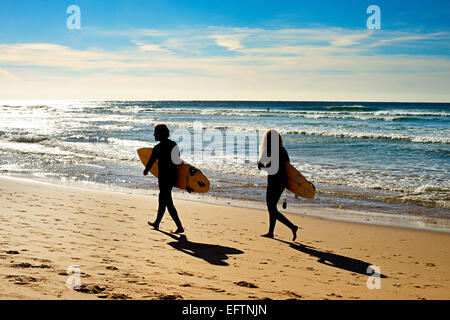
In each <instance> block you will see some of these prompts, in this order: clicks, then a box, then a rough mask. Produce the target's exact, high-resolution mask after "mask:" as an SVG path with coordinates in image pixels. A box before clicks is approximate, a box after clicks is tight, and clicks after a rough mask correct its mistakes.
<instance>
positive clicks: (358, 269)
mask: <svg viewBox="0 0 450 320" xmlns="http://www.w3.org/2000/svg"><path fill="white" fill-rule="evenodd" d="M275 240H277V241H280V242H283V243H286V244H288V245H289V246H290V247H291V248H294V249H295V250H298V251H300V252H303V253H306V254H309V255H310V256H313V257H317V258H319V259H318V260H317V261H318V262H320V263H323V264H326V265H327V266H331V267H335V268H339V269H343V270H347V271H350V272H354V273H359V274H362V275H365V276H369V275H372V273H373V272H372V271H373V270H371V269H369V270H368V268H369V266H371V265H372V264H371V263H368V262H365V261H362V260H358V259H353V258H349V257H345V256H341V255H339V254H334V253H331V252H323V251H319V250H316V249H315V248H313V247H310V246H305V245H303V244H298V243H292V242H287V241H283V240H280V239H275ZM380 277H381V278H387V276H386V275H383V274H380Z"/></svg>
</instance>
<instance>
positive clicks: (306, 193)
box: [285, 162, 316, 199]
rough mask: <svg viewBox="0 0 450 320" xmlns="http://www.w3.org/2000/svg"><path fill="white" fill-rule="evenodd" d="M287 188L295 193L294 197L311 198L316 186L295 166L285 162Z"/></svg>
mask: <svg viewBox="0 0 450 320" xmlns="http://www.w3.org/2000/svg"><path fill="white" fill-rule="evenodd" d="M285 169H286V180H287V189H288V190H289V191H291V192H293V193H294V194H295V198H298V197H299V196H300V197H303V198H308V199H312V198H314V194H315V193H316V187H315V186H314V184H312V183H311V182H309V181H308V180H307V179H306V178H305V177H304V176H303V175H302V174H301V173H300V171H298V170H297V169H295V167H294V166H293V165H292V164H290V163H289V162H286V167H285Z"/></svg>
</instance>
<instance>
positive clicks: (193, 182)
mask: <svg viewBox="0 0 450 320" xmlns="http://www.w3.org/2000/svg"><path fill="white" fill-rule="evenodd" d="M152 151H153V149H152V148H140V149H138V150H137V153H138V155H139V159H141V162H142V164H143V165H144V167H145V166H146V165H147V163H148V160H150V157H151V155H152ZM150 173H151V174H152V175H154V176H155V177H158V161H156V162H155V164H154V165H153V166H152V167H151V169H150ZM175 187H177V188H180V189H183V190H186V191H187V192H189V193H191V192H197V193H205V192H208V191H209V187H210V182H209V180H208V178H207V177H206V176H205V175H204V174H203V173H202V172H201V171H200V170H199V169H197V168H195V167H194V166H191V165H190V164H189V163H186V162H184V161H183V162H182V163H181V164H180V165H179V166H178V167H177V178H176V182H175Z"/></svg>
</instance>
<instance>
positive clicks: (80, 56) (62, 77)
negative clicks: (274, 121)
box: [0, 26, 450, 100]
mask: <svg viewBox="0 0 450 320" xmlns="http://www.w3.org/2000/svg"><path fill="white" fill-rule="evenodd" d="M99 34H103V35H104V36H107V37H115V36H120V37H126V38H128V39H129V43H130V45H129V46H128V47H123V46H122V47H120V49H118V50H111V49H101V47H100V46H99V47H98V48H95V49H94V48H90V49H89V48H88V49H75V48H71V47H69V46H64V45H58V44H49V43H16V44H1V45H0V65H2V69H0V91H3V90H5V91H4V92H5V93H8V92H9V93H10V94H12V93H13V92H15V91H14V87H11V86H12V85H11V84H10V83H8V82H7V80H8V79H20V80H18V81H24V82H23V83H24V84H25V83H28V84H29V83H35V84H37V85H36V87H32V86H31V87H30V90H33V88H37V87H39V88H40V90H42V91H43V92H46V91H47V92H48V93H49V94H55V93H54V92H55V91H54V90H53V88H54V86H55V83H58V82H60V81H62V82H65V83H68V84H69V83H70V84H71V85H72V86H74V87H76V88H79V91H76V92H85V93H86V95H88V96H87V97H85V98H91V97H92V98H94V97H95V98H100V97H99V96H96V94H103V95H107V94H108V92H109V93H110V95H113V92H114V94H120V95H127V94H126V92H128V93H129V94H128V97H133V95H139V97H142V96H143V95H145V94H147V95H148V96H146V97H147V98H151V97H153V98H162V99H164V98H166V99H170V98H175V96H176V98H180V99H190V98H213V97H216V98H219V99H220V98H233V99H252V98H253V99H258V98H260V97H261V98H262V97H264V98H266V99H270V98H271V99H308V98H309V99H317V98H319V99H320V97H321V96H322V95H325V96H329V95H332V97H334V98H335V99H344V100H345V96H347V97H354V96H355V94H360V95H361V96H366V97H369V96H371V95H370V94H372V97H376V96H381V95H383V94H386V93H389V94H391V96H392V95H393V94H397V95H396V96H397V97H403V98H404V97H407V96H408V95H409V96H410V97H413V96H416V95H417V96H419V95H420V94H421V95H422V96H427V97H428V96H432V94H433V95H434V96H437V97H441V98H442V97H447V99H450V96H449V93H448V88H445V83H446V82H448V78H449V76H450V59H449V57H448V56H446V55H440V56H439V55H424V54H422V55H418V54H409V53H408V52H405V53H402V52H400V53H396V54H386V53H381V52H377V50H378V48H381V47H386V46H389V45H390V46H392V45H395V44H397V43H411V44H412V45H416V46H420V45H421V44H420V41H422V40H431V41H440V40H441V39H444V38H446V37H447V38H448V36H449V34H448V33H445V32H440V33H431V34H420V33H405V32H403V33H399V32H387V31H386V32H382V33H379V32H378V33H377V32H373V31H368V30H346V29H341V28H323V29H273V30H272V29H270V30H269V29H267V30H266V29H260V28H253V29H252V28H225V27H213V26H211V27H206V28H194V27H193V28H185V29H182V30H120V31H117V33H116V32H115V31H101V30H97V34H96V35H97V36H98V35H99ZM155 37H157V41H156V40H155V39H156V38H155ZM418 42H419V44H418ZM218 46H219V48H218ZM220 48H222V49H221V50H220ZM223 48H225V49H226V50H223ZM17 67H19V68H17ZM35 67H38V69H36V68H35ZM12 68H16V70H17V72H16V71H15V72H12V71H11V70H12ZM67 71H70V72H67ZM411 74H415V77H411ZM45 86H49V87H48V88H47V89H46V87H45ZM90 86H94V87H95V88H96V89H97V90H93V89H92V88H91V87H90ZM50 87H52V90H50ZM7 88H9V89H7ZM145 88H146V89H145ZM148 88H151V90H150V91H149V89H148ZM230 88H232V89H233V90H234V91H233V92H232V93H231V92H230ZM2 89H3V90H2ZM35 90H36V89H35ZM65 90H66V91H65V92H70V90H69V89H68V88H66V89H65ZM108 90H109V91H108ZM127 90H128V91H127ZM145 90H147V91H145ZM95 92H97V93H95ZM374 92H375V93H377V95H375V93H374ZM164 95H166V96H164ZM70 97H73V96H70ZM12 98H20V97H12ZM49 98H52V97H51V96H49ZM74 98H83V97H74ZM104 98H108V97H107V96H104ZM111 98H113V97H112V96H111ZM116 98H117V97H116ZM322 99H324V97H322ZM387 99H388V100H393V98H392V97H391V98H389V97H388V98H387Z"/></svg>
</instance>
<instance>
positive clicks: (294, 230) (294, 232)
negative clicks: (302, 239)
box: [292, 226, 298, 241]
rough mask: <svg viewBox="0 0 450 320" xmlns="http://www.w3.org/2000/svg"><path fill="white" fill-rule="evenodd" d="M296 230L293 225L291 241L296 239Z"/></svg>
mask: <svg viewBox="0 0 450 320" xmlns="http://www.w3.org/2000/svg"><path fill="white" fill-rule="evenodd" d="M297 231H298V227H297V226H294V227H293V228H292V241H295V239H297Z"/></svg>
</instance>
